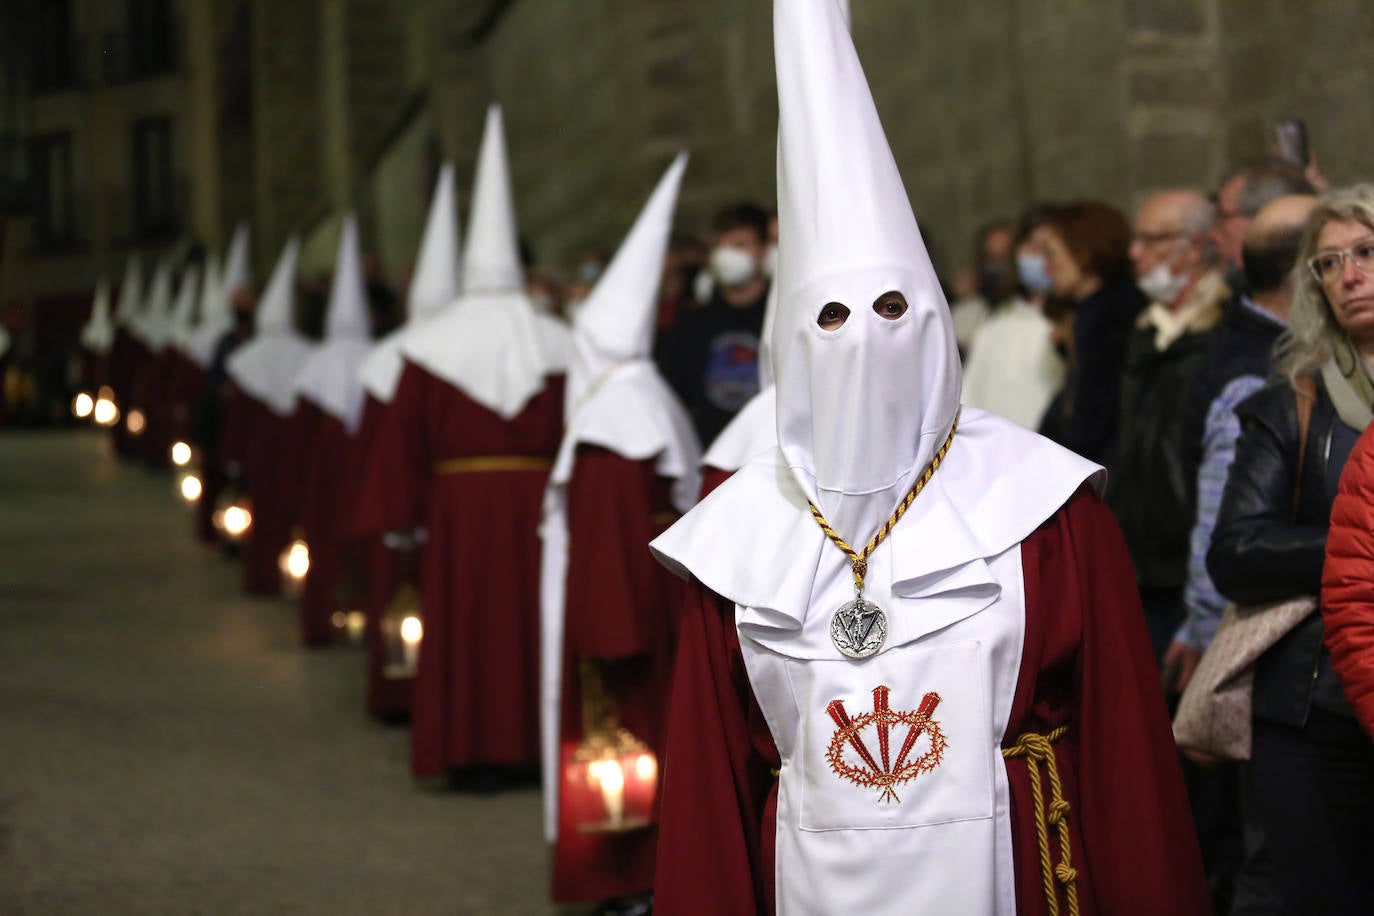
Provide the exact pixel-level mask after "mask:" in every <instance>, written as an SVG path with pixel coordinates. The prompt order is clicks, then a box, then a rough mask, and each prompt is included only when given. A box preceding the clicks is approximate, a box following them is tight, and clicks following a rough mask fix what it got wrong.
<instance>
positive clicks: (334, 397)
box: [292, 213, 372, 433]
mask: <svg viewBox="0 0 1374 916" xmlns="http://www.w3.org/2000/svg"><path fill="white" fill-rule="evenodd" d="M368 326H369V321H368V314H367V291H366V289H365V287H364V285H363V267H362V262H361V260H360V258H359V256H358V222H357V220H356V219H355V218H354V217H353V215H352V214H351V213H350V214H349V215H348V217H347V218H346V219H345V220H344V224H343V232H342V233H341V234H340V236H339V256H338V260H337V261H336V262H335V264H334V284H333V287H332V288H331V289H330V291H329V311H328V313H327V314H326V316H325V324H324V343H322V344H320V345H319V346H318V347H316V348H315V351H314V352H313V353H312V354H311V355H310V358H309V359H307V360H306V361H305V363H304V365H302V366H301V367H300V372H299V373H298V374H297V375H296V377H295V380H294V381H293V382H292V386H293V388H294V391H295V394H296V397H298V398H302V399H304V400H306V401H309V402H311V403H312V404H314V405H315V406H316V407H318V408H320V409H321V410H323V411H324V412H325V413H327V414H329V415H330V416H332V417H334V418H335V419H337V420H338V421H339V422H340V423H342V424H343V425H344V428H345V429H346V430H347V431H348V432H349V433H355V432H357V430H358V423H359V421H360V420H361V419H362V412H363V385H362V378H361V377H360V374H359V373H360V369H361V367H362V363H363V360H364V359H365V358H366V357H367V352H368V350H369V349H370V348H371V346H372V344H371V341H370V340H369V339H368V338H369V333H368Z"/></svg>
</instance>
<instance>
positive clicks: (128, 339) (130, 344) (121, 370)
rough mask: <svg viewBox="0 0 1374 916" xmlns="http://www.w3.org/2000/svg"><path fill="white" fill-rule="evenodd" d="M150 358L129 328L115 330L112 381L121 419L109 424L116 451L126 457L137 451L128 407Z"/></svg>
mask: <svg viewBox="0 0 1374 916" xmlns="http://www.w3.org/2000/svg"><path fill="white" fill-rule="evenodd" d="M151 358H152V354H151V353H149V352H148V348H147V347H145V346H144V345H143V343H142V342H141V341H140V340H139V339H138V338H137V337H135V336H134V335H133V334H131V333H130V332H129V329H128V328H127V327H124V328H120V329H119V330H118V331H116V332H115V339H114V344H113V345H112V346H111V347H110V361H109V384H110V387H111V388H112V389H114V393H115V404H116V405H118V407H119V422H118V423H116V424H115V425H114V426H112V427H110V438H111V440H112V441H113V443H114V447H115V451H116V452H117V453H118V454H119V455H121V456H123V457H125V458H131V457H133V456H134V455H135V454H137V440H136V439H135V438H134V437H133V436H130V435H129V428H128V425H127V421H128V414H129V410H130V408H131V407H132V406H133V404H134V397H135V395H134V376H135V375H136V374H137V372H138V371H139V367H140V366H141V365H142V364H143V363H144V362H146V361H147V360H149V359H151Z"/></svg>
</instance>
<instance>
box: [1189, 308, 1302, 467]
mask: <svg viewBox="0 0 1374 916" xmlns="http://www.w3.org/2000/svg"><path fill="white" fill-rule="evenodd" d="M1283 329H1284V326H1283V325H1282V324H1280V323H1279V322H1278V319H1276V318H1273V317H1270V316H1269V315H1268V314H1266V313H1263V312H1260V311H1259V310H1258V309H1256V308H1253V307H1250V306H1247V305H1244V304H1242V302H1241V298H1240V297H1239V296H1237V297H1235V298H1233V299H1231V300H1230V301H1229V302H1227V303H1226V305H1225V307H1224V309H1223V314H1222V319H1221V324H1219V325H1217V329H1216V332H1215V333H1214V334H1213V335H1212V340H1211V343H1210V344H1208V346H1207V354H1206V355H1205V356H1204V357H1203V359H1202V365H1201V366H1199V367H1198V371H1197V375H1196V376H1194V377H1193V386H1192V390H1191V391H1190V392H1189V393H1188V397H1187V399H1186V400H1185V401H1184V403H1183V457H1184V462H1185V465H1186V468H1185V469H1186V471H1187V472H1188V473H1190V474H1191V475H1192V476H1193V477H1196V476H1197V471H1198V467H1199V465H1201V464H1202V435H1203V432H1204V431H1205V430H1206V426H1207V412H1208V411H1209V410H1210V409H1211V407H1212V402H1213V401H1215V400H1216V399H1217V398H1218V397H1220V396H1221V392H1222V391H1223V390H1225V388H1226V386H1227V385H1229V384H1231V382H1233V381H1235V380H1236V379H1238V378H1240V377H1242V376H1247V375H1249V376H1257V377H1259V378H1262V379H1267V378H1269V373H1270V371H1271V368H1272V362H1273V351H1274V342H1275V341H1277V340H1278V339H1279V335H1280V334H1282V333H1283Z"/></svg>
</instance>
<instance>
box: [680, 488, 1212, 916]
mask: <svg viewBox="0 0 1374 916" xmlns="http://www.w3.org/2000/svg"><path fill="white" fill-rule="evenodd" d="M1021 550H1022V553H1021V556H1022V567H1023V569H1024V572H1025V592H1026V595H1025V597H1026V633H1025V643H1024V647H1023V655H1022V660H1021V669H1020V673H1019V676H1018V680H1017V687H1016V694H1015V697H1014V699H1013V702H1012V709H1011V715H1010V718H1009V721H1008V724H1007V738H1006V740H1005V742H1004V745H1003V746H1004V747H1006V746H1010V745H1011V744H1013V743H1014V742H1015V741H1016V739H1017V737H1018V736H1020V735H1022V734H1024V733H1026V732H1039V733H1047V732H1049V731H1051V730H1052V729H1054V728H1056V727H1058V726H1060V725H1067V726H1068V728H1069V732H1068V734H1067V735H1066V736H1065V737H1064V738H1062V739H1061V740H1059V741H1058V742H1056V743H1055V745H1054V748H1055V760H1056V762H1057V766H1058V768H1059V773H1060V777H1061V779H1062V780H1063V791H1064V797H1065V799H1066V800H1067V801H1068V803H1069V825H1070V828H1071V840H1072V867H1073V868H1074V869H1075V870H1076V871H1077V888H1078V899H1079V905H1080V909H1079V912H1080V913H1082V914H1083V916H1091V914H1101V916H1119V914H1141V916H1146V914H1163V913H1169V914H1204V913H1210V912H1211V902H1210V898H1209V896H1208V891H1207V884H1206V879H1205V877H1204V875H1203V870H1202V859H1201V854H1200V853H1199V851H1198V846H1197V840H1196V835H1195V833H1194V831H1193V825H1192V820H1191V816H1190V814H1189V809H1188V801H1187V798H1186V796H1185V794H1184V789H1183V780H1182V777H1181V775H1180V771H1179V765H1178V753H1177V751H1176V749H1175V747H1174V742H1173V735H1172V732H1171V730H1170V726H1169V718H1168V715H1167V713H1166V711H1165V707H1164V700H1163V695H1162V693H1161V691H1160V686H1159V674H1158V670H1157V668H1156V667H1155V664H1154V659H1153V656H1152V654H1151V651H1150V642H1149V639H1148V636H1147V634H1146V630H1145V625H1144V619H1143V616H1142V614H1141V610H1140V602H1139V599H1138V597H1137V595H1136V590H1135V579H1134V577H1133V575H1132V573H1131V562H1130V558H1129V556H1128V554H1127V553H1126V550H1125V546H1124V544H1123V542H1122V539H1121V534H1120V531H1119V529H1118V528H1117V527H1116V524H1115V521H1114V520H1113V518H1112V516H1111V513H1110V512H1109V511H1108V510H1107V508H1106V506H1105V505H1104V504H1103V503H1102V501H1101V500H1100V499H1099V498H1098V497H1097V496H1096V495H1094V494H1092V493H1090V492H1088V491H1086V490H1083V491H1080V492H1079V493H1078V494H1077V495H1076V496H1075V497H1074V498H1073V499H1071V500H1070V501H1069V502H1068V503H1067V504H1066V505H1065V506H1064V507H1063V508H1062V509H1060V511H1059V512H1058V513H1056V514H1055V515H1054V517H1053V518H1051V519H1050V520H1049V521H1047V522H1046V523H1045V524H1044V525H1042V526H1041V527H1040V528H1039V529H1038V530H1036V531H1035V532H1034V533H1033V534H1032V535H1031V536H1030V537H1029V538H1027V539H1026V540H1025V541H1024V542H1023V543H1022V548H1021ZM778 766H779V760H778V754H777V750H776V748H775V747H774V744H773V740H772V736H771V734H770V732H769V730H768V727H767V725H766V723H765V722H764V720H763V716H762V713H761V712H760V711H759V708H758V705H757V703H756V701H755V699H754V695H753V692H752V690H751V688H750V684H749V678H748V675H747V673H746V671H745V668H744V661H743V658H742V656H741V654H740V648H739V640H738V635H737V632H736V629H735V615H734V605H733V604H731V603H730V602H728V601H726V600H724V599H722V598H720V597H718V596H716V595H713V594H711V593H710V592H709V591H707V590H706V589H704V588H702V587H701V586H699V585H698V586H697V588H696V591H695V594H694V595H693V596H692V597H691V598H690V600H689V601H688V602H687V606H686V609H685V612H684V615H683V619H682V627H681V631H680V634H679V643H678V655H677V667H676V671H675V675H674V683H673V691H672V701H671V707H670V713H669V719H668V757H667V760H666V763H665V765H664V777H665V785H664V789H663V801H662V814H661V827H660V841H659V857H658V867H657V871H656V875H655V879H656V880H655V898H654V904H655V912H656V913H658V914H661V916H676V914H679V913H683V914H687V913H690V914H698V913H711V914H716V916H733V914H746V913H756V912H758V913H764V912H768V913H771V912H773V880H774V874H775V872H774V867H773V833H774V829H775V827H774V823H775V814H776V807H775V806H776V781H775V779H774V777H773V776H772V775H771V773H770V770H771V769H773V768H776V767H778ZM1006 767H1007V776H1008V780H1009V783H1010V789H1011V829H1012V845H1013V851H1014V860H1015V863H1014V864H1015V882H1016V902H1017V911H1018V913H1020V914H1023V916H1038V914H1045V913H1048V907H1047V904H1046V900H1045V891H1044V889H1043V885H1042V882H1041V869H1040V857H1039V851H1038V846H1037V842H1036V833H1035V822H1034V817H1033V809H1032V807H1031V794H1030V793H1031V786H1030V775H1029V772H1028V769H1027V764H1026V762H1025V761H1024V760H1023V759H1012V760H1007V761H1006ZM1047 792H1048V790H1047ZM916 829H919V828H916ZM1050 840H1051V842H1050V847H1051V850H1052V854H1053V858H1054V862H1055V863H1056V864H1058V863H1059V855H1058V852H1059V844H1058V838H1057V835H1056V833H1055V829H1054V828H1053V827H1051V828H1050ZM951 867H957V863H951ZM784 877H785V876H784ZM855 880H856V881H861V880H862V875H861V874H857V875H855ZM906 891H909V892H911V893H913V894H915V895H919V889H916V888H911V889H903V888H894V889H893V893H903V892H906ZM918 900H919V896H914V897H913V910H912V912H919V911H920V910H919V904H918V903H917V901H918ZM1060 911H1061V912H1067V909H1066V908H1065V904H1064V903H1063V898H1062V896H1061V909H1060Z"/></svg>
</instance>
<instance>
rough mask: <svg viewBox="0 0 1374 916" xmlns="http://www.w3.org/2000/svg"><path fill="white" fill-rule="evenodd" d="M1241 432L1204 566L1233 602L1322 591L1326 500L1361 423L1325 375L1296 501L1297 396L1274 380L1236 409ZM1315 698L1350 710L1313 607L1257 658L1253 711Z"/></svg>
mask: <svg viewBox="0 0 1374 916" xmlns="http://www.w3.org/2000/svg"><path fill="white" fill-rule="evenodd" d="M1236 415H1237V416H1238V417H1239V418H1240V423H1241V433H1240V439H1239V440H1238V441H1237V442H1236V460H1235V463H1234V464H1232V465H1231V471H1230V474H1229V476H1228V477H1227V480H1226V490H1225V493H1224V494H1223V495H1222V499H1221V510H1220V512H1219V513H1218V515H1217V526H1216V530H1215V531H1214V532H1213V534H1212V547H1211V550H1209V551H1208V553H1207V571H1208V573H1209V574H1210V575H1211V577H1212V581H1213V582H1214V583H1215V584H1216V586H1217V590H1218V591H1220V592H1221V593H1222V594H1223V595H1225V596H1226V597H1227V598H1228V599H1230V600H1231V601H1234V602H1236V603H1237V604H1244V605H1249V604H1266V603H1269V602H1273V601H1283V600H1285V599H1288V598H1295V597H1298V596H1300V595H1317V594H1320V593H1321V586H1322V563H1323V562H1324V561H1325V559H1326V532H1327V527H1328V524H1329V521H1330V518H1331V503H1332V502H1333V501H1334V500H1335V498H1336V487H1337V484H1338V483H1339V482H1340V477H1341V470H1342V469H1343V468H1344V467H1345V462H1346V459H1347V458H1349V457H1350V450H1351V449H1352V448H1353V447H1354V445H1355V440H1356V439H1358V438H1359V435H1360V434H1359V432H1357V431H1356V430H1354V429H1352V428H1351V427H1349V426H1346V425H1345V424H1344V423H1342V422H1341V420H1340V418H1339V417H1338V416H1337V415H1336V411H1335V408H1334V407H1333V406H1332V404H1331V398H1330V397H1329V396H1328V395H1327V393H1326V388H1325V387H1324V386H1323V385H1322V383H1321V379H1320V378H1318V379H1317V399H1316V403H1315V404H1314V405H1313V408H1312V425H1311V426H1310V428H1309V429H1308V433H1307V447H1306V449H1305V456H1304V458H1303V466H1302V487H1301V491H1300V493H1299V495H1298V505H1297V506H1296V511H1295V507H1294V506H1293V484H1294V480H1295V478H1296V476H1297V466H1298V409H1297V396H1296V395H1295V393H1294V391H1293V388H1292V387H1291V386H1290V385H1289V384H1288V382H1287V381H1278V382H1273V383H1271V384H1270V385H1268V386H1266V387H1265V388H1263V389H1261V390H1260V391H1257V392H1256V393H1255V394H1253V395H1252V396H1251V397H1249V398H1247V399H1246V400H1244V401H1242V402H1241V403H1240V405H1239V406H1238V407H1237V408H1236ZM1313 704H1315V705H1316V706H1318V707H1319V708H1321V709H1324V710H1326V711H1328V712H1339V713H1344V714H1346V715H1350V708H1349V706H1348V705H1347V704H1346V701H1345V697H1344V696H1343V695H1342V693H1341V685H1340V682H1339V681H1338V680H1337V678H1336V676H1335V674H1334V673H1333V672H1332V670H1331V658H1330V655H1329V654H1328V653H1327V651H1326V646H1325V644H1324V643H1323V642H1322V621H1321V615H1320V614H1313V615H1312V616H1310V617H1308V618H1307V619H1306V620H1304V621H1303V622H1302V623H1300V624H1298V626H1297V627H1295V628H1294V629H1293V630H1292V632H1290V633H1289V634H1288V635H1287V636H1285V637H1284V638H1283V639H1281V640H1279V642H1278V643H1277V644H1276V645H1275V646H1274V647H1273V648H1271V649H1270V650H1269V651H1268V652H1266V653H1265V654H1264V655H1263V656H1261V657H1260V660H1259V662H1258V664H1257V665H1256V666H1255V688H1254V714H1255V715H1256V716H1260V717H1261V718H1264V719H1268V720H1271V721H1274V722H1279V723H1283V724H1286V725H1293V726H1301V725H1303V724H1304V723H1305V722H1306V721H1307V713H1308V710H1309V709H1310V708H1311V706H1312V705H1313Z"/></svg>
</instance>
